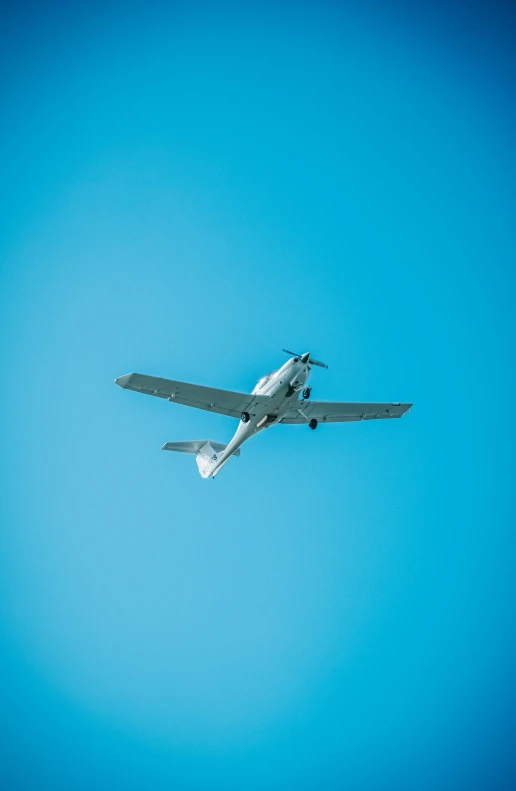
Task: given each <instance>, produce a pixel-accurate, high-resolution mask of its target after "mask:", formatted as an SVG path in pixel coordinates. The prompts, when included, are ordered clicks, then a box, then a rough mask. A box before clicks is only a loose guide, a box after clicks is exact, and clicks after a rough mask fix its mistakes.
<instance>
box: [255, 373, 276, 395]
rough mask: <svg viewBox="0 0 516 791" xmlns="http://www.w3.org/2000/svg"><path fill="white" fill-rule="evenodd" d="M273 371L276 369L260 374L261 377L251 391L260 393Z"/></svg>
mask: <svg viewBox="0 0 516 791" xmlns="http://www.w3.org/2000/svg"><path fill="white" fill-rule="evenodd" d="M275 373H276V371H271V372H270V374H265V376H262V378H261V379H259V380H258V382H257V383H256V386H255V388H254V390H253V393H260V392H261V391H262V390H263V389H264V388H265V387H266V385H267V383H268V382H269V381H270V380H271V379H272V377H273V376H274V374H275Z"/></svg>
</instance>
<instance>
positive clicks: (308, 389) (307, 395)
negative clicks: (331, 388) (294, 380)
mask: <svg viewBox="0 0 516 791" xmlns="http://www.w3.org/2000/svg"><path fill="white" fill-rule="evenodd" d="M311 394H312V388H311V387H305V389H304V390H303V398H304V399H305V401H308V399H309V398H310V396H311Z"/></svg>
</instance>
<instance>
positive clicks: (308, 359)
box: [283, 349, 328, 368]
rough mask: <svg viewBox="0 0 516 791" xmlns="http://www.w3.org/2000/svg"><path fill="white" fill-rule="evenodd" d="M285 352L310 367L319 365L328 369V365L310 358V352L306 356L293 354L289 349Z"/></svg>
mask: <svg viewBox="0 0 516 791" xmlns="http://www.w3.org/2000/svg"><path fill="white" fill-rule="evenodd" d="M283 351H284V352H285V353H286V354H291V355H292V356H293V357H299V359H300V360H302V361H303V362H306V363H308V364H309V365H318V366H319V368H328V366H327V365H326V363H321V362H320V361H319V360H314V359H313V358H312V357H310V352H307V353H306V354H297V353H296V352H291V351H290V350H289V349H283ZM303 358H305V359H303Z"/></svg>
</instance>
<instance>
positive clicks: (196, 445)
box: [161, 439, 240, 456]
mask: <svg viewBox="0 0 516 791" xmlns="http://www.w3.org/2000/svg"><path fill="white" fill-rule="evenodd" d="M207 442H209V443H210V445H211V447H212V448H213V450H214V451H215V452H216V453H222V451H223V450H226V448H227V445H224V444H223V443H222V442H214V440H212V439H191V440H187V441H185V442H166V443H165V444H164V445H162V447H161V450H175V451H176V452H177V453H199V451H200V450H201V448H203V447H204V445H206V443H207ZM232 455H233V456H240V448H237V450H236V451H235V452H234V453H233V454H232Z"/></svg>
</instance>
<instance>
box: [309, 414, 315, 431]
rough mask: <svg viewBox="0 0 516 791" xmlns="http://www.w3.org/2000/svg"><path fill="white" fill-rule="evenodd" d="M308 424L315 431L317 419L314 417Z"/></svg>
mask: <svg viewBox="0 0 516 791" xmlns="http://www.w3.org/2000/svg"><path fill="white" fill-rule="evenodd" d="M308 425H309V426H310V428H311V429H312V431H315V429H316V428H317V420H316V419H315V418H314V417H313V418H312V419H311V421H310V423H309V424H308Z"/></svg>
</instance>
